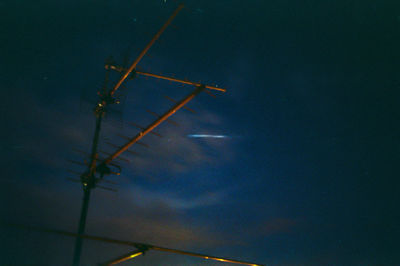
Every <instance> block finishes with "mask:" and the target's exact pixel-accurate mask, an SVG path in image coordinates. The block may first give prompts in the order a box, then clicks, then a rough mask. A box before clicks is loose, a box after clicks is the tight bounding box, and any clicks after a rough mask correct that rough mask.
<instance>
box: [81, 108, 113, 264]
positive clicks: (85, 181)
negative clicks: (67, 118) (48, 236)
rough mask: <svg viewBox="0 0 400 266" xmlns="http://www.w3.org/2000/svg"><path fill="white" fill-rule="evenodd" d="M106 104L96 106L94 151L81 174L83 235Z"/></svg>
mask: <svg viewBox="0 0 400 266" xmlns="http://www.w3.org/2000/svg"><path fill="white" fill-rule="evenodd" d="M105 105H106V103H105V102H104V101H100V103H98V105H97V106H96V109H95V113H96V116H97V119H96V128H95V131H94V137H93V143H92V152H91V155H90V164H89V171H88V172H86V173H84V174H83V175H82V176H81V182H82V185H83V201H82V208H81V216H80V219H79V228H78V235H82V234H84V233H85V226H86V217H87V213H88V209H89V200H90V190H91V189H92V188H94V186H95V183H96V180H95V175H94V174H95V171H96V160H97V147H98V143H99V137H100V129H101V121H102V117H103V114H104V108H105ZM82 241H83V239H82V238H80V237H77V238H76V240H75V249H74V260H73V265H74V266H79V262H80V258H81V253H82Z"/></svg>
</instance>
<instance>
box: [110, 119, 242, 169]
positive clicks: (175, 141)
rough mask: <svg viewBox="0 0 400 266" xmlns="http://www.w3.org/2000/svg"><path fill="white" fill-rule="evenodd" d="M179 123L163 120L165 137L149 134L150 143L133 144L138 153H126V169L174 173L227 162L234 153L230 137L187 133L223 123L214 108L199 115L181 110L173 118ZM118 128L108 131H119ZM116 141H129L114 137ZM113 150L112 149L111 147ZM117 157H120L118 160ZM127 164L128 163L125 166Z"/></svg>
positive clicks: (161, 132) (144, 139)
mask: <svg viewBox="0 0 400 266" xmlns="http://www.w3.org/2000/svg"><path fill="white" fill-rule="evenodd" d="M173 119H174V120H175V121H177V122H178V123H179V125H180V126H179V127H175V126H173V125H169V124H168V123H164V124H163V125H161V126H160V128H157V129H156V131H157V132H159V133H160V134H162V135H163V138H158V137H154V136H152V135H151V134H148V135H147V136H145V137H144V138H143V140H142V141H143V142H145V143H147V144H149V145H150V147H149V148H143V147H141V146H140V145H138V144H135V145H133V146H132V147H131V148H130V150H132V151H134V152H137V153H139V155H136V156H130V155H129V154H128V153H125V154H123V155H122V156H123V157H129V159H130V160H131V163H130V164H124V169H129V170H132V171H133V172H134V173H136V174H141V175H157V174H160V173H168V174H171V175H175V174H182V173H187V172H188V171H191V170H193V169H194V168H196V167H201V166H202V165H207V164H213V163H216V162H218V164H224V163H226V162H227V161H230V160H231V159H232V158H233V156H234V151H233V149H232V147H230V145H229V144H230V143H229V140H221V139H192V138H188V137H187V135H188V133H190V132H193V131H195V132H210V131H216V130H219V128H221V127H223V123H224V122H223V121H222V119H221V118H220V117H219V116H218V115H216V114H213V113H211V112H207V111H206V112H204V113H201V114H196V115H189V114H186V113H180V114H179V116H177V117H174V118H173ZM138 132H139V131H138V130H137V131H133V130H130V132H127V133H124V135H126V136H129V137H133V136H135V135H136V134H137V133H138ZM116 133H117V131H115V132H114V133H113V132H110V134H109V135H111V136H112V135H114V136H115V135H116ZM216 133H218V132H216ZM113 141H114V142H115V143H116V144H117V145H122V144H123V143H125V142H126V141H124V140H121V139H116V138H113ZM109 150H110V149H109ZM117 161H118V160H117ZM125 165H126V167H125Z"/></svg>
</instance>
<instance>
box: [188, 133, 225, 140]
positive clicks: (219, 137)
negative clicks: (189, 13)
mask: <svg viewBox="0 0 400 266" xmlns="http://www.w3.org/2000/svg"><path fill="white" fill-rule="evenodd" d="M187 136H188V137H189V138H214V139H224V138H227V137H228V136H225V135H205V134H191V135H187Z"/></svg>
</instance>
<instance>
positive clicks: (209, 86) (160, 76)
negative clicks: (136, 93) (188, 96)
mask: <svg viewBox="0 0 400 266" xmlns="http://www.w3.org/2000/svg"><path fill="white" fill-rule="evenodd" d="M105 69H112V70H115V71H118V72H124V71H127V70H126V69H125V68H123V67H120V66H116V65H111V64H106V65H105ZM129 73H130V72H129ZM135 73H136V74H138V75H142V76H147V77H152V78H158V79H164V80H168V81H172V82H178V83H181V84H187V85H192V86H196V87H197V86H200V85H201V83H199V82H194V81H190V80H183V79H177V78H173V77H167V76H163V75H159V74H153V73H149V72H144V71H135ZM205 87H206V89H210V90H216V91H221V92H226V89H223V88H219V87H216V86H211V85H205Z"/></svg>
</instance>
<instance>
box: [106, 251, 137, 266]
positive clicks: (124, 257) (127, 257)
mask: <svg viewBox="0 0 400 266" xmlns="http://www.w3.org/2000/svg"><path fill="white" fill-rule="evenodd" d="M142 254H144V253H143V252H142V251H140V250H136V251H134V252H130V253H128V254H125V255H122V256H120V257H118V258H116V259H113V260H110V261H108V262H106V263H102V264H100V265H104V266H106V265H107V266H109V265H115V264H118V263H121V262H124V261H127V260H130V259H133V258H135V257H137V256H140V255H142Z"/></svg>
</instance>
